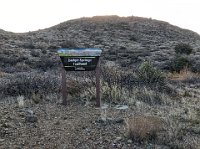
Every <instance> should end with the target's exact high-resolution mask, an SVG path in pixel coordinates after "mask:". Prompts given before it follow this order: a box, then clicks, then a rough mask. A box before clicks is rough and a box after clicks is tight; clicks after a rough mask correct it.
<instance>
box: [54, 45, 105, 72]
mask: <svg viewBox="0 0 200 149" xmlns="http://www.w3.org/2000/svg"><path fill="white" fill-rule="evenodd" d="M101 52H102V50H100V49H97V48H81V49H66V48H61V49H59V50H58V54H59V56H60V58H61V61H62V63H63V66H64V68H65V70H66V71H92V70H95V69H96V66H97V64H98V61H99V57H100V55H101Z"/></svg>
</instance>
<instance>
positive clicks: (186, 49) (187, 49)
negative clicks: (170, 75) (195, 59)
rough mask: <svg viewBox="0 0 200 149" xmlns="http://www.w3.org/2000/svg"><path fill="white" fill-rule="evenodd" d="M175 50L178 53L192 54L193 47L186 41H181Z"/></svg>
mask: <svg viewBox="0 0 200 149" xmlns="http://www.w3.org/2000/svg"><path fill="white" fill-rule="evenodd" d="M174 49H175V52H176V54H186V55H190V54H191V53H192V50H193V48H192V47H191V46H190V45H189V44H186V43H179V44H177V45H176V46H175V48H174Z"/></svg>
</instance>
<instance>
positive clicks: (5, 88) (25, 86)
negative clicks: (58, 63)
mask: <svg viewBox="0 0 200 149" xmlns="http://www.w3.org/2000/svg"><path fill="white" fill-rule="evenodd" d="M0 82H1V83H0V92H1V93H2V94H3V95H5V96H19V95H24V96H31V95H32V94H33V93H35V94H38V93H39V94H43V95H46V94H48V93H56V92H59V91H60V84H61V83H60V79H59V78H58V77H57V76H55V75H51V74H49V73H40V72H31V73H26V72H23V73H17V74H14V75H9V76H7V77H5V78H2V79H1V80H0Z"/></svg>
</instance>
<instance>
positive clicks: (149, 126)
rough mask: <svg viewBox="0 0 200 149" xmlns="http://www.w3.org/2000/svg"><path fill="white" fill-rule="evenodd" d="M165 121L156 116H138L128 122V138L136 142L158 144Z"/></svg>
mask: <svg viewBox="0 0 200 149" xmlns="http://www.w3.org/2000/svg"><path fill="white" fill-rule="evenodd" d="M163 124H164V122H163V120H162V119H161V118H159V117H155V116H136V117H132V118H129V119H128V120H127V136H128V138H130V139H132V140H133V141H134V142H139V143H142V142H146V141H148V142H153V143H154V142H156V139H157V136H158V134H159V133H160V132H161V131H162V130H163Z"/></svg>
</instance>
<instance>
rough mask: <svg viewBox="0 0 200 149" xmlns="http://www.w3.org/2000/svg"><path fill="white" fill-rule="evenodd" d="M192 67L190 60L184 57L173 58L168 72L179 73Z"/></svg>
mask: <svg viewBox="0 0 200 149" xmlns="http://www.w3.org/2000/svg"><path fill="white" fill-rule="evenodd" d="M191 66H192V64H191V62H190V60H189V59H188V58H187V57H186V56H179V55H177V56H175V57H174V58H173V59H172V60H171V63H170V70H171V71H175V72H180V71H181V70H183V69H185V68H190V67H191Z"/></svg>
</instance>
